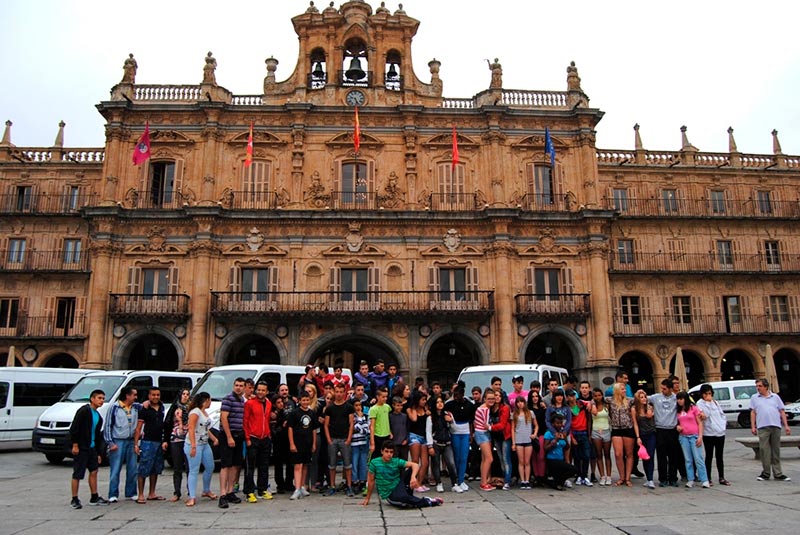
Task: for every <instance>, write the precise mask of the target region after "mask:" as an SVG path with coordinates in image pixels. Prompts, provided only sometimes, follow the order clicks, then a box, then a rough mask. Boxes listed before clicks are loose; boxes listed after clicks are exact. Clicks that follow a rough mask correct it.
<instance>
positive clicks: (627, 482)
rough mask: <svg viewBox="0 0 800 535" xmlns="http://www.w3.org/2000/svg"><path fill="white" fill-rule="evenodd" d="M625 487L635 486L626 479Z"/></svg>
mask: <svg viewBox="0 0 800 535" xmlns="http://www.w3.org/2000/svg"><path fill="white" fill-rule="evenodd" d="M625 485H627V486H628V487H632V486H633V483H631V480H630V479H626V480H625Z"/></svg>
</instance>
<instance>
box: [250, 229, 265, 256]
mask: <svg viewBox="0 0 800 535" xmlns="http://www.w3.org/2000/svg"><path fill="white" fill-rule="evenodd" d="M246 241H247V246H248V247H249V248H250V250H251V251H258V250H259V249H260V248H261V246H262V245H263V244H264V235H263V234H261V232H259V230H258V228H256V227H253V228H251V229H250V234H249V235H248V236H247V239H246Z"/></svg>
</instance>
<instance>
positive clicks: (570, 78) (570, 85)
mask: <svg viewBox="0 0 800 535" xmlns="http://www.w3.org/2000/svg"><path fill="white" fill-rule="evenodd" d="M567 90H568V91H580V90H581V77H580V76H578V68H577V67H576V66H575V62H574V61H570V63H569V67H567Z"/></svg>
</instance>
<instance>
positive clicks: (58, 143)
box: [53, 121, 67, 147]
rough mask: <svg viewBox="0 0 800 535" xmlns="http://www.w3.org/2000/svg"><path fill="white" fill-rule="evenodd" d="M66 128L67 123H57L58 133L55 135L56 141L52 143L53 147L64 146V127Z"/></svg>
mask: <svg viewBox="0 0 800 535" xmlns="http://www.w3.org/2000/svg"><path fill="white" fill-rule="evenodd" d="M65 126H67V123H65V122H64V121H61V122H59V123H58V133H57V134H56V140H55V141H53V146H54V147H63V146H64V127H65Z"/></svg>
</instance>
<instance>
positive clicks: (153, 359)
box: [127, 333, 180, 371]
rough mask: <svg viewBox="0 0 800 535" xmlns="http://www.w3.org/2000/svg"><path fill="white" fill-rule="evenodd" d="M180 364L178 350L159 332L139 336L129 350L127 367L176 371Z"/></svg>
mask: <svg viewBox="0 0 800 535" xmlns="http://www.w3.org/2000/svg"><path fill="white" fill-rule="evenodd" d="M179 365H180V359H179V358H178V350H177V349H176V348H175V346H174V345H173V344H172V342H171V341H170V340H169V339H168V338H166V337H165V336H162V335H161V334H158V333H149V334H144V335H142V336H140V337H138V338H137V339H136V340H135V341H134V342H133V344H132V347H131V349H130V351H129V352H128V365H127V368H128V369H131V370H161V371H176V370H177V369H178V366H179Z"/></svg>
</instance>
